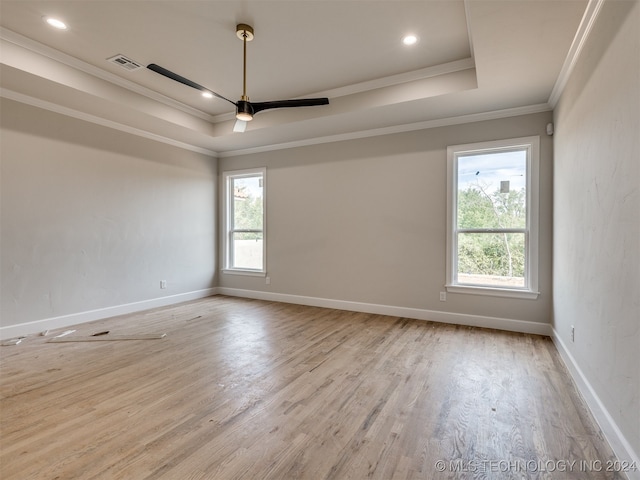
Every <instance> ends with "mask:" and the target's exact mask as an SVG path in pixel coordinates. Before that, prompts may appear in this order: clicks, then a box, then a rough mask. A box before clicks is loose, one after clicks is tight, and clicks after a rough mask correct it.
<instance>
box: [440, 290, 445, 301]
mask: <svg viewBox="0 0 640 480" xmlns="http://www.w3.org/2000/svg"><path fill="white" fill-rule="evenodd" d="M440 301H441V302H446V301H447V292H440Z"/></svg>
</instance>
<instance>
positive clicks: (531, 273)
mask: <svg viewBox="0 0 640 480" xmlns="http://www.w3.org/2000/svg"><path fill="white" fill-rule="evenodd" d="M520 149H525V150H526V152H527V160H526V163H527V166H526V170H527V182H526V201H527V216H526V227H525V229H524V230H525V231H524V234H525V286H524V287H499V286H489V285H487V286H479V285H470V284H460V283H458V280H457V270H458V234H459V233H464V232H461V231H460V230H468V229H459V228H458V226H457V213H458V212H457V211H458V208H457V207H458V158H459V157H461V156H468V155H473V154H482V153H487V154H490V153H494V152H503V151H513V150H520ZM539 165H540V137H539V136H537V135H536V136H530V137H519V138H510V139H503V140H494V141H487V142H478V143H468V144H463V145H452V146H449V147H447V245H446V263H447V265H446V282H445V289H446V290H447V292H452V293H466V294H472V295H490V296H498V297H511V298H524V299H536V298H538V296H539V295H540V292H538V236H539V218H538V217H539V188H540V185H539ZM496 230H498V231H499V232H500V233H502V232H506V233H509V231H511V230H514V229H508V228H507V229H496V228H490V229H484V230H478V233H492V232H494V231H496Z"/></svg>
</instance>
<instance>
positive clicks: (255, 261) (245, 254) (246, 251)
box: [231, 232, 264, 270]
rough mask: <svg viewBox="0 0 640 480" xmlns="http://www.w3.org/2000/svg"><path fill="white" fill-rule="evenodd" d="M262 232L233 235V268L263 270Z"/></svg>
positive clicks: (235, 233)
mask: <svg viewBox="0 0 640 480" xmlns="http://www.w3.org/2000/svg"><path fill="white" fill-rule="evenodd" d="M262 240H263V239H262V232H251V233H238V232H234V233H233V238H232V245H231V267H232V268H251V269H257V270H261V269H262V265H263V264H262V254H263V251H264V250H263V248H262Z"/></svg>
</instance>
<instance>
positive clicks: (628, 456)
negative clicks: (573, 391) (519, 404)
mask: <svg viewBox="0 0 640 480" xmlns="http://www.w3.org/2000/svg"><path fill="white" fill-rule="evenodd" d="M551 331H552V335H551V338H552V340H553V343H554V344H555V346H556V348H557V349H558V352H559V353H560V356H561V357H562V360H563V361H564V363H565V365H566V366H567V368H568V369H569V372H570V373H571V377H572V378H573V381H574V382H576V386H577V387H578V390H579V391H580V393H581V394H582V397H583V398H584V401H585V402H586V404H587V406H588V407H589V410H591V414H592V415H593V417H594V418H595V420H596V422H597V423H598V425H599V426H600V429H601V430H602V433H603V434H604V436H605V437H606V439H607V441H608V442H609V445H610V446H611V448H612V449H613V452H614V453H615V454H616V457H617V458H618V460H619V461H620V462H622V464H625V463H626V464H627V465H636V467H637V470H635V471H628V472H625V473H626V474H627V477H628V478H629V480H640V455H638V453H636V452H634V451H633V448H632V447H631V444H630V443H629V442H628V441H627V439H626V438H625V436H624V435H623V434H622V432H621V431H620V428H618V425H617V424H616V422H615V420H614V419H613V417H611V414H610V413H609V411H608V410H607V409H606V407H605V406H604V404H603V403H602V401H601V400H600V398H599V397H598V394H597V393H596V391H595V390H594V389H593V387H592V386H591V383H590V382H589V380H588V379H587V377H586V376H585V375H584V373H583V372H582V369H581V368H580V367H579V366H578V363H577V362H576V360H575V359H574V358H573V355H571V352H570V351H569V349H568V348H567V346H566V345H565V343H564V342H563V341H562V339H561V338H560V335H558V332H557V331H556V330H555V328H553V327H552V328H551Z"/></svg>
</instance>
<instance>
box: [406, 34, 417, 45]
mask: <svg viewBox="0 0 640 480" xmlns="http://www.w3.org/2000/svg"><path fill="white" fill-rule="evenodd" d="M402 43H404V44H405V45H415V44H416V43H418V37H416V36H415V35H406V36H405V37H404V38H403V39H402Z"/></svg>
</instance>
